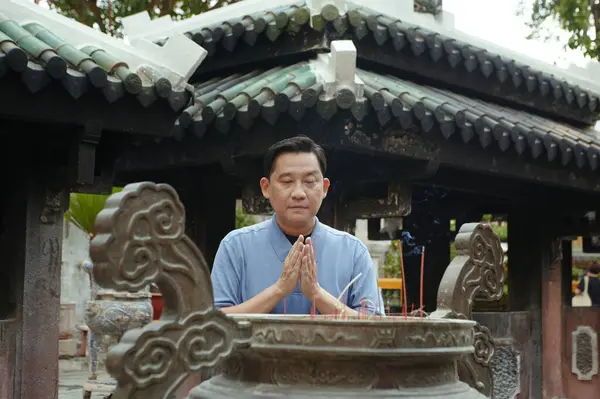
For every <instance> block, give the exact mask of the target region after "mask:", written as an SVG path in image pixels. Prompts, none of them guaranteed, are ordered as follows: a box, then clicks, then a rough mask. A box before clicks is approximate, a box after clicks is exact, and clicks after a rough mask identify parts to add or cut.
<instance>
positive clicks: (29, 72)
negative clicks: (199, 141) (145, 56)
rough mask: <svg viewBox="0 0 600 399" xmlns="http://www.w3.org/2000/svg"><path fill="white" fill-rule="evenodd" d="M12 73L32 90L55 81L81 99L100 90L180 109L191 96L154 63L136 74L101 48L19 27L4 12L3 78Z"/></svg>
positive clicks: (112, 97) (0, 21)
mask: <svg viewBox="0 0 600 399" xmlns="http://www.w3.org/2000/svg"><path fill="white" fill-rule="evenodd" d="M8 71H14V72H16V73H20V74H21V79H22V80H23V82H24V83H25V86H26V87H27V88H28V89H29V90H30V91H31V92H32V93H36V92H38V91H40V90H42V89H44V88H45V87H46V86H47V85H48V84H49V83H51V82H52V81H53V80H54V81H61V82H62V83H63V86H64V87H65V89H66V90H67V91H68V93H69V94H70V95H71V96H72V97H73V98H76V99H77V98H79V97H81V96H82V95H84V94H85V93H86V92H88V91H90V90H94V89H97V90H100V91H101V92H102V93H103V94H104V96H105V98H106V99H107V100H108V101H109V102H114V101H117V100H118V99H120V98H121V97H123V96H124V95H126V94H129V95H133V96H136V97H137V99H138V100H139V102H140V103H141V104H142V105H143V106H145V107H147V106H149V105H151V104H153V103H154V102H156V101H157V100H158V99H166V100H167V101H168V103H169V104H170V105H171V107H172V108H173V109H174V110H176V111H179V110H181V109H182V108H183V107H185V105H186V104H188V102H189V99H190V97H191V95H190V93H188V92H186V90H184V89H174V88H173V87H172V85H171V83H170V81H169V80H168V79H166V78H165V77H162V76H161V75H160V73H158V72H156V71H154V70H153V69H152V68H150V67H147V66H142V67H141V68H140V70H139V71H137V72H134V71H132V70H131V69H130V68H129V66H128V65H127V64H126V63H124V62H122V61H120V60H119V59H117V58H115V57H114V56H112V55H111V54H110V53H108V52H107V51H105V50H104V49H102V48H100V47H97V46H93V45H90V46H86V47H84V48H81V49H77V48H75V47H74V46H72V45H71V44H69V43H68V41H67V40H64V39H62V38H60V37H58V36H56V35H55V34H54V33H52V32H51V31H49V30H48V29H46V28H45V27H44V26H42V25H40V24H38V23H35V22H32V23H26V24H23V25H20V24H18V23H17V22H15V21H13V20H11V19H9V18H7V17H6V16H5V15H4V14H2V13H0V79H1V78H2V77H3V76H4V75H6V73H7V72H8Z"/></svg>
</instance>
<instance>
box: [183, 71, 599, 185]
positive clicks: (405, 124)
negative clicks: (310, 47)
mask: <svg viewBox="0 0 600 399" xmlns="http://www.w3.org/2000/svg"><path fill="white" fill-rule="evenodd" d="M357 76H358V78H360V79H361V80H362V82H364V95H363V96H360V97H359V96H356V95H354V94H353V93H352V92H348V91H346V90H344V89H342V90H340V91H337V92H336V93H335V94H334V95H327V94H326V91H325V88H324V86H323V84H322V83H320V79H319V78H318V76H317V75H316V72H315V71H314V70H313V69H312V68H310V66H309V64H308V63H299V64H295V65H292V66H288V67H286V68H281V67H277V68H273V69H270V70H267V71H264V70H255V71H252V72H250V73H248V74H245V75H241V74H237V75H232V76H228V77H223V78H213V79H211V80H209V81H206V82H203V83H200V84H197V85H196V93H195V99H196V103H195V104H194V105H193V106H191V107H188V108H187V109H185V110H184V112H183V113H182V115H181V117H180V118H179V120H178V121H177V123H176V128H175V137H176V138H177V139H182V138H184V137H185V136H189V135H195V136H196V137H198V138H202V137H204V136H205V135H206V134H228V133H229V132H230V130H232V128H233V127H234V125H239V126H241V127H242V128H244V129H245V130H248V131H249V132H250V131H251V128H252V126H253V125H254V124H255V123H256V122H257V121H258V120H259V119H262V120H264V121H266V122H267V123H268V124H270V125H275V124H276V123H277V122H278V120H279V119H280V118H283V117H285V115H288V116H291V117H292V118H293V119H295V120H296V121H297V122H298V123H302V119H303V117H304V115H305V114H307V113H308V112H309V111H312V110H315V111H316V113H317V114H318V115H320V117H321V118H323V119H325V120H330V119H331V118H332V117H333V116H334V115H336V114H337V113H338V112H343V111H349V112H350V115H352V117H353V118H354V120H355V121H356V122H364V121H365V120H366V118H373V119H374V120H376V121H377V122H378V124H379V125H380V128H381V129H384V128H385V127H386V126H389V125H391V124H397V125H399V126H400V127H401V128H402V129H403V130H405V131H411V132H420V133H422V134H428V133H435V132H439V134H440V135H441V136H442V137H443V138H444V139H446V140H453V141H454V142H456V141H457V140H458V141H459V142H462V143H463V144H465V145H467V144H468V145H470V146H471V145H472V143H477V144H478V146H479V147H480V148H481V150H485V149H488V148H493V147H495V148H496V149H497V150H499V151H500V152H502V153H507V152H509V151H514V152H516V154H517V155H518V156H519V157H523V158H524V159H528V160H532V161H533V162H540V163H542V164H543V163H544V162H549V163H550V164H552V165H553V167H558V168H574V169H575V170H579V171H581V173H586V174H587V173H594V174H597V173H598V171H599V166H600V163H599V162H600V142H599V141H598V140H596V139H595V138H594V137H592V136H589V135H587V134H585V133H584V132H583V131H582V130H580V129H578V128H575V127H573V126H570V125H567V124H564V123H557V122H554V121H552V120H549V119H546V118H542V117H539V116H535V115H532V114H528V113H526V112H522V111H518V110H514V109H509V108H505V107H501V106H499V105H495V104H491V103H486V102H484V101H479V100H474V99H471V98H468V97H465V96H462V95H459V94H456V93H453V92H450V91H446V90H440V89H437V88H433V87H429V86H422V85H418V84H416V83H413V82H409V81H406V80H401V79H398V78H396V77H393V76H390V75H380V74H377V73H373V72H370V71H367V70H358V71H357Z"/></svg>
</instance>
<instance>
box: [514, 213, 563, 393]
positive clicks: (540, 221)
mask: <svg viewBox="0 0 600 399" xmlns="http://www.w3.org/2000/svg"><path fill="white" fill-rule="evenodd" d="M541 216H542V214H541V213H540V211H539V210H536V209H529V208H519V209H514V210H512V211H511V212H509V216H508V220H509V221H508V229H509V230H508V259H509V263H508V297H509V306H510V310H511V311H513V312H514V311H526V312H528V313H529V318H530V326H531V329H530V340H529V345H528V353H522V354H521V359H522V361H523V362H524V364H523V367H522V370H523V373H524V374H525V375H524V376H523V378H527V380H528V381H529V392H523V391H522V394H523V395H525V396H527V395H529V396H528V397H529V398H531V399H538V398H542V389H541V388H542V279H543V275H545V276H546V279H550V278H551V277H552V275H553V274H554V273H549V271H550V270H552V269H551V267H550V264H551V261H552V237H551V236H550V233H549V229H548V227H549V226H546V224H545V223H546V222H545V220H544V218H543V217H541ZM558 274H560V273H558ZM556 288H557V289H560V287H556ZM559 296H560V293H559ZM555 316H557V317H558V319H557V322H558V320H560V313H559V314H556V315H555ZM560 325H561V324H560V322H558V324H557V327H559V328H560ZM550 367H558V366H557V365H551V366H550Z"/></svg>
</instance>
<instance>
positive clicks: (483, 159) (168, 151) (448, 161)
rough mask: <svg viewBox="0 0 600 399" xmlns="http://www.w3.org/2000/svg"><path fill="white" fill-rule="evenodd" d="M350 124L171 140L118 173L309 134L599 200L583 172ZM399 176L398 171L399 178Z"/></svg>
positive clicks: (395, 128) (125, 160) (432, 136)
mask: <svg viewBox="0 0 600 399" xmlns="http://www.w3.org/2000/svg"><path fill="white" fill-rule="evenodd" d="M348 120H351V115H350V114H348V113H346V112H342V111H340V112H338V113H337V114H336V115H334V116H333V117H332V118H331V119H330V120H329V121H325V120H323V119H322V118H320V117H319V116H318V115H316V113H314V112H312V111H311V112H307V114H306V115H305V117H304V118H303V119H302V123H298V122H296V121H295V120H293V119H292V118H291V117H288V116H287V115H282V116H281V117H280V119H279V122H278V124H277V126H271V125H269V124H268V123H267V122H265V121H263V120H258V121H257V123H256V124H255V125H254V128H253V129H252V131H251V132H248V131H246V130H245V129H243V128H241V127H239V126H236V127H235V128H233V129H232V132H231V134H230V135H229V136H226V137H225V136H223V135H220V134H217V133H216V132H209V133H207V135H206V136H205V137H204V139H202V140H201V141H198V140H196V139H195V138H192V137H189V138H186V139H184V140H183V141H182V142H180V143H176V142H174V141H171V140H169V141H164V142H161V143H160V144H146V145H144V146H141V147H139V148H136V149H134V150H131V151H126V152H124V153H123V155H122V167H123V169H124V170H160V169H166V168H173V167H181V166H187V165H206V164H211V163H219V162H220V160H221V159H222V158H223V157H224V156H230V157H235V156H241V155H245V156H254V157H262V155H263V154H264V152H265V151H266V149H267V148H268V147H269V146H270V145H271V144H273V143H274V142H275V141H277V140H280V139H283V138H285V137H291V136H295V135H297V134H308V135H309V136H310V137H312V138H313V139H314V140H316V141H317V142H318V143H320V144H322V145H323V146H324V147H326V148H328V149H336V150H344V151H350V152H354V153H357V154H365V155H368V156H371V157H372V158H373V159H378V158H393V159H395V160H397V161H405V162H406V161H409V160H411V161H421V162H424V163H425V164H426V163H432V164H434V165H435V164H439V167H440V169H442V168H451V169H453V170H456V171H467V172H470V173H473V174H477V175H478V176H481V177H482V178H485V179H494V178H504V179H507V180H509V181H510V182H521V183H522V184H526V185H529V186H531V187H533V186H538V187H539V186H547V187H549V190H548V191H549V192H553V191H554V190H556V189H559V188H561V189H571V190H578V191H581V192H593V193H597V194H598V195H600V175H598V174H595V173H592V172H590V171H587V170H584V169H577V168H576V167H574V168H569V167H562V166H561V165H559V164H558V163H549V162H546V161H544V160H533V159H530V158H528V156H526V155H522V156H518V155H517V154H516V153H512V152H507V153H503V152H502V151H500V150H499V149H494V148H487V149H483V148H482V147H481V146H480V145H478V144H476V143H469V144H464V143H462V142H461V141H460V140H459V139H458V138H454V137H451V138H450V139H448V140H447V139H445V138H444V137H443V136H442V134H441V133H440V132H439V131H436V130H435V129H433V130H432V131H431V132H430V133H427V134H419V133H414V132H408V131H405V130H403V129H402V128H401V127H400V126H399V125H397V124H395V123H392V124H390V125H389V126H388V127H386V128H385V129H384V130H383V131H382V130H381V127H380V126H379V123H378V122H377V121H376V120H373V119H371V118H366V119H365V120H364V121H363V123H361V124H360V125H358V124H355V123H348ZM149 159H152V162H149V161H148V160H149ZM369 166H370V165H369V164H360V165H356V164H348V165H347V169H348V170H356V171H362V172H360V173H366V172H368V167H369ZM401 172H402V170H401V169H398V173H401ZM475 188H476V187H475ZM498 194H499V195H501V193H498Z"/></svg>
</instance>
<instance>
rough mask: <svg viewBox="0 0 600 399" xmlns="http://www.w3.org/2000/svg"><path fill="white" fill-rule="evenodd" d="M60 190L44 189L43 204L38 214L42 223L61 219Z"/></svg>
mask: <svg viewBox="0 0 600 399" xmlns="http://www.w3.org/2000/svg"><path fill="white" fill-rule="evenodd" d="M62 197H63V192H62V191H56V190H51V189H46V192H45V194H44V204H43V205H42V211H41V214H40V222H41V223H43V224H54V223H56V222H57V221H58V220H61V221H62V206H63V205H64V204H62V203H61V200H62Z"/></svg>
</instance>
